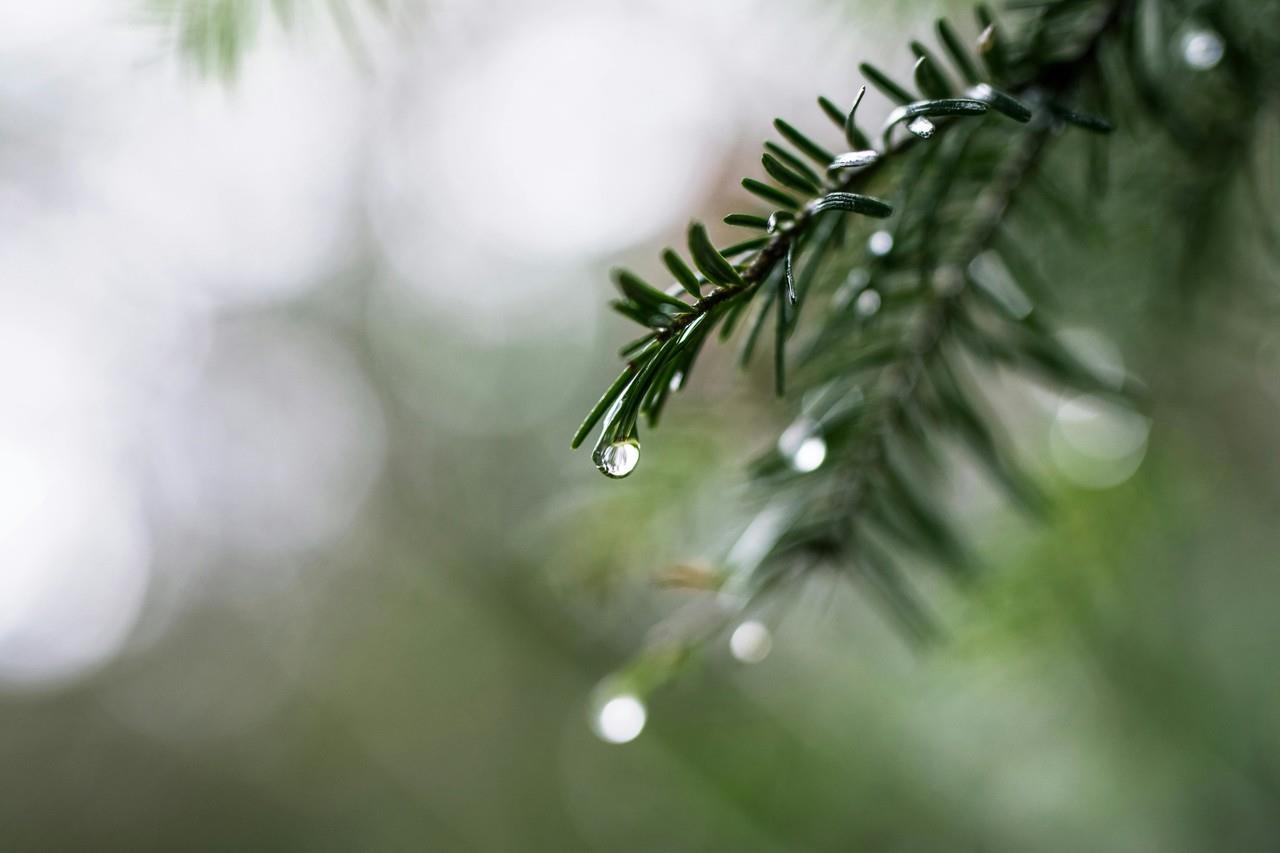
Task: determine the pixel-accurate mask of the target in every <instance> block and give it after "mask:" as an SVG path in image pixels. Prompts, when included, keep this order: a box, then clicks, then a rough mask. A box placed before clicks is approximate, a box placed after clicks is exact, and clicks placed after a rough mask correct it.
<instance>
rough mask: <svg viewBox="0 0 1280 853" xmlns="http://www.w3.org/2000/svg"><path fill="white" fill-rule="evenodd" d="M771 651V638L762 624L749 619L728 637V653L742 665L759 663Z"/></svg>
mask: <svg viewBox="0 0 1280 853" xmlns="http://www.w3.org/2000/svg"><path fill="white" fill-rule="evenodd" d="M772 649H773V637H772V636H771V635H770V634H769V629H768V628H767V627H765V625H764V623H762V622H757V621H756V620H754V619H750V620H748V621H746V622H743V623H742V624H741V625H739V626H738V627H737V628H734V629H733V633H732V634H730V635H729V651H730V652H731V653H732V654H733V656H734V657H735V658H737V659H738V660H740V661H742V662H743V663H760V661H762V660H764V659H765V658H767V657H768V656H769V652H770V651H772Z"/></svg>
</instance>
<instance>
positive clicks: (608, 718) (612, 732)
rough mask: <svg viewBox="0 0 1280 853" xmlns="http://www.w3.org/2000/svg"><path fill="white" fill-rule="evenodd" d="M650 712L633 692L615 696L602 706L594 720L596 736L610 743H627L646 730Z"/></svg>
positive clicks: (593, 726) (593, 725)
mask: <svg viewBox="0 0 1280 853" xmlns="http://www.w3.org/2000/svg"><path fill="white" fill-rule="evenodd" d="M648 717H649V714H648V711H646V710H645V707H644V702H641V701H640V697H638V696H636V695H635V694H633V693H623V694H620V695H618V696H614V697H612V698H610V699H609V700H608V701H606V702H605V703H604V704H603V705H601V706H600V709H599V710H598V711H597V712H596V715H595V718H594V719H593V720H592V728H593V729H594V730H595V733H596V736H597V737H599V738H600V739H601V740H603V741H608V742H609V743H627V742H629V741H633V740H635V739H636V738H637V737H639V736H640V732H642V731H644V724H645V722H646V720H648Z"/></svg>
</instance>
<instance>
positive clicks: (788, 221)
mask: <svg viewBox="0 0 1280 853" xmlns="http://www.w3.org/2000/svg"><path fill="white" fill-rule="evenodd" d="M795 225H796V217H795V214H794V213H790V212H788V211H785V210H775V211H774V212H773V213H771V214H770V215H769V225H768V231H769V233H770V234H782V233H785V232H787V231H790V230H791V229H792V228H794V227H795Z"/></svg>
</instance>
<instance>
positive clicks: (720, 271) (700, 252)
mask: <svg viewBox="0 0 1280 853" xmlns="http://www.w3.org/2000/svg"><path fill="white" fill-rule="evenodd" d="M689 252H690V254H691V255H692V256H693V263H694V265H695V266H697V268H698V269H699V270H701V271H702V274H703V275H705V276H706V277H707V278H708V279H709V280H710V281H712V282H714V283H715V284H720V285H729V284H742V276H740V275H738V271H737V270H735V269H734V268H733V264H731V263H729V262H728V261H727V260H725V258H724V256H723V255H721V254H720V253H719V252H717V251H716V247H715V246H714V245H712V243H711V238H710V237H708V236H707V229H706V227H705V226H703V225H702V223H700V222H693V223H690V225H689Z"/></svg>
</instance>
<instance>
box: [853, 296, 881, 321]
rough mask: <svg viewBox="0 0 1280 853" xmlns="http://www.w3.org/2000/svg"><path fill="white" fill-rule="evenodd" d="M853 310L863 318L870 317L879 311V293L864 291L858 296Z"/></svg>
mask: <svg viewBox="0 0 1280 853" xmlns="http://www.w3.org/2000/svg"><path fill="white" fill-rule="evenodd" d="M853 307H854V308H856V309H857V311H858V313H859V314H860V315H862V316H863V317H870V316H871V315H872V314H875V313H876V312H877V311H879V310H880V292H879V291H878V290H864V291H862V293H860V294H858V301H857V302H855V303H854V306H853Z"/></svg>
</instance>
